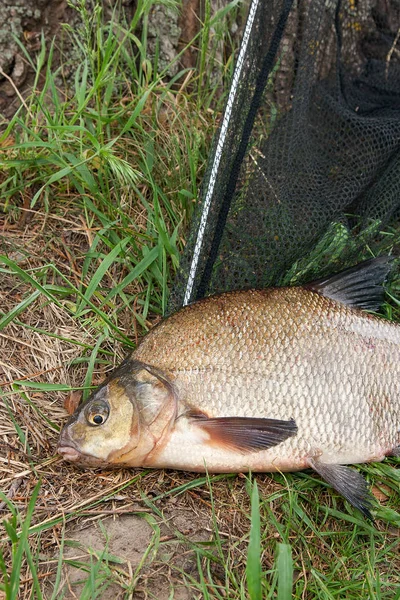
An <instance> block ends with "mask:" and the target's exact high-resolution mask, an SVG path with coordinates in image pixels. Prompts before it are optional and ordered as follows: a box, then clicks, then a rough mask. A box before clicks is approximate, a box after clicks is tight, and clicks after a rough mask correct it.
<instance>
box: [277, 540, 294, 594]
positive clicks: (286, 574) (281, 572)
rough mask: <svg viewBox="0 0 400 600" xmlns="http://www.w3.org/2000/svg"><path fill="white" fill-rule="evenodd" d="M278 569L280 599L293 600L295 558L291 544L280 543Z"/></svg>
mask: <svg viewBox="0 0 400 600" xmlns="http://www.w3.org/2000/svg"><path fill="white" fill-rule="evenodd" d="M276 569H277V571H278V600H291V598H292V588H293V559H292V548H291V546H290V544H278V547H277V557H276Z"/></svg>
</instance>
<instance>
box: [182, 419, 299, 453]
mask: <svg viewBox="0 0 400 600" xmlns="http://www.w3.org/2000/svg"><path fill="white" fill-rule="evenodd" d="M190 419H191V420H192V421H193V422H194V423H196V425H197V426H198V427H201V428H202V429H203V430H204V431H206V432H207V433H208V435H209V436H210V441H211V443H215V444H217V445H219V446H225V447H227V448H231V449H232V450H237V451H239V452H257V451H259V450H267V449H268V448H271V447H272V446H276V445H278V444H280V443H281V442H283V441H285V440H286V439H287V438H289V437H292V436H293V435H296V433H297V425H296V423H295V421H294V420H293V419H291V420H290V421H280V420H278V419H252V418H247V417H222V418H216V419H214V418H208V417H207V415H205V414H204V413H191V414H190Z"/></svg>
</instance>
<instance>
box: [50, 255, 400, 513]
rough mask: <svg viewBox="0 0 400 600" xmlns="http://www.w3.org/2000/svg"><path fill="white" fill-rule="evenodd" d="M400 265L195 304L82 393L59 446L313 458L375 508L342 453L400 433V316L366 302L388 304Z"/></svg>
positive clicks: (243, 460) (340, 486)
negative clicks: (390, 276) (392, 271)
mask: <svg viewBox="0 0 400 600" xmlns="http://www.w3.org/2000/svg"><path fill="white" fill-rule="evenodd" d="M388 269H389V264H388V261H387V260H386V259H375V260H374V261H368V262H367V263H364V264H363V265H361V266H360V267H357V268H354V269H350V270H348V271H346V272H344V273H343V274H340V275H337V276H334V277H333V278H331V279H329V280H326V281H324V282H316V283H315V284H311V285H310V286H307V287H303V288H301V287H298V288H271V289H267V290H248V291H237V292H228V293H225V294H221V295H219V296H211V297H209V298H206V299H203V300H201V301H198V302H196V303H194V304H192V305H190V306H187V307H185V308H183V309H182V310H180V311H178V312H177V313H176V314H174V315H172V316H171V317H169V318H167V319H165V320H164V321H162V322H161V323H160V324H159V325H158V326H157V327H155V328H154V329H153V330H152V331H150V333H149V334H147V336H145V338H144V339H143V341H142V342H141V344H140V345H139V347H138V348H137V350H136V351H135V352H134V353H133V354H132V355H131V357H130V358H129V359H127V360H125V361H124V363H122V365H121V366H120V367H119V368H118V369H117V370H116V371H115V372H114V373H113V374H112V375H111V377H110V378H109V379H108V380H107V381H106V382H105V383H104V384H103V385H102V386H101V387H100V388H99V389H98V391H97V392H95V393H94V394H93V396H92V397H91V398H89V399H88V400H87V401H86V402H85V403H84V404H83V405H81V406H80V407H78V409H77V411H76V412H75V413H74V415H73V416H72V417H71V418H70V420H69V422H68V423H67V424H66V426H65V428H64V430H63V432H62V434H61V438H60V444H59V452H60V453H61V454H62V455H63V456H64V458H66V459H67V460H71V461H76V462H80V463H82V464H88V465H124V466H141V467H169V468H177V469H185V470H191V471H204V470H205V469H207V470H208V471H209V472H240V471H248V470H251V471H276V470H279V471H294V470H299V469H304V468H306V467H312V468H314V469H315V470H316V471H317V472H318V473H320V474H321V475H322V476H323V477H324V478H325V479H326V480H327V481H328V482H330V483H331V484H332V485H333V486H334V487H335V488H336V489H337V490H339V491H340V492H341V493H342V494H343V495H344V496H345V497H346V498H347V499H348V500H349V501H350V502H352V503H353V505H355V506H357V507H358V508H360V509H361V510H363V512H364V513H365V514H367V515H368V516H369V515H370V513H369V506H370V501H369V499H368V494H367V488H366V485H365V482H364V480H363V478H362V477H361V476H360V475H359V474H358V473H357V472H356V471H353V470H351V469H348V468H347V467H344V466H340V465H346V464H349V463H360V462H370V461H380V460H382V459H383V458H384V457H385V456H386V455H388V454H391V453H397V452H398V449H399V447H400V326H399V325H397V324H395V323H391V322H388V321H385V320H383V319H381V318H378V317H376V316H374V315H371V314H368V313H366V312H364V311H362V310H360V308H359V306H363V307H367V308H371V307H373V308H375V306H376V303H377V295H379V293H380V291H381V286H380V285H379V284H378V280H382V279H383V278H384V276H385V275H386V273H387V271H388ZM379 283H380V281H379Z"/></svg>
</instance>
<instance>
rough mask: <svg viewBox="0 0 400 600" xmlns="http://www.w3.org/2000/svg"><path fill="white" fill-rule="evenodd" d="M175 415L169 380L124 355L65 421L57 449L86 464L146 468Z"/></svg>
mask: <svg viewBox="0 0 400 600" xmlns="http://www.w3.org/2000/svg"><path fill="white" fill-rule="evenodd" d="M175 414H176V401H175V394H174V389H173V386H172V384H171V383H170V381H169V380H168V378H167V377H165V376H164V375H163V374H162V373H161V372H160V371H159V370H158V369H155V368H154V367H151V366H149V365H145V364H143V363H140V362H138V361H134V360H131V359H126V360H125V361H124V362H123V363H122V364H121V365H120V366H119V367H118V369H116V370H115V371H114V372H113V373H112V374H111V375H110V377H109V378H108V379H107V380H106V381H105V382H104V383H103V384H102V385H101V386H100V387H99V388H98V389H97V390H96V391H95V392H94V393H93V394H92V395H91V396H90V397H89V398H88V400H86V401H85V402H84V403H82V404H81V405H80V406H79V407H78V409H77V410H76V411H75V413H74V414H73V415H72V417H70V419H69V420H68V421H67V423H66V425H65V427H64V429H63V430H62V432H61V436H60V441H59V446H58V452H59V453H60V454H62V455H63V456H64V458H66V459H67V460H73V461H74V462H77V463H82V464H85V465H93V466H95V465H109V464H110V465H113V464H118V465H126V466H142V465H143V464H144V462H145V460H146V458H147V456H148V455H149V453H151V452H153V451H154V450H155V449H156V448H157V446H158V444H159V442H160V441H161V438H163V436H164V435H165V434H166V433H167V431H168V430H169V425H170V423H171V422H172V421H173V419H174V417H175Z"/></svg>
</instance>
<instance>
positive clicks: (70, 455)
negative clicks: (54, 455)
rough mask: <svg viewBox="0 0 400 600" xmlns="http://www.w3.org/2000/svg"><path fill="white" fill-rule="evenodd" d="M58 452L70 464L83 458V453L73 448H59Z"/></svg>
mask: <svg viewBox="0 0 400 600" xmlns="http://www.w3.org/2000/svg"><path fill="white" fill-rule="evenodd" d="M57 452H58V454H60V455H61V456H62V457H63V459H64V460H67V461H68V462H76V461H78V460H79V459H81V458H82V454H81V452H78V450H76V448H73V447H72V446H58V448H57Z"/></svg>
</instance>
